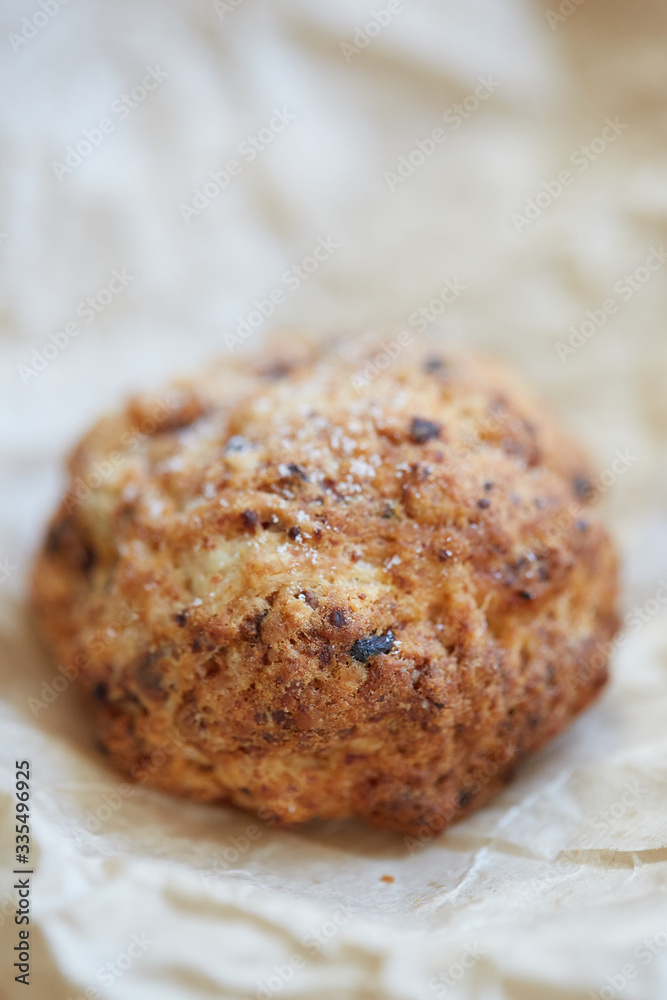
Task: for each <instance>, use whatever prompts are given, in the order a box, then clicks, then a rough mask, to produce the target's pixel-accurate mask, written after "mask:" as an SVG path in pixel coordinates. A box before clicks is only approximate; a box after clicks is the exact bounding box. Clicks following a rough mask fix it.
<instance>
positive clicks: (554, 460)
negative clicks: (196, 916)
mask: <svg viewBox="0 0 667 1000" xmlns="http://www.w3.org/2000/svg"><path fill="white" fill-rule="evenodd" d="M377 353H378V345H377V344H374V343H366V342H358V343H357V344H351V343H350V342H349V341H340V342H334V343H333V344H331V345H329V348H328V350H323V349H321V348H320V349H317V348H311V347H307V346H305V347H304V346H302V347H296V348H293V349H288V348H282V349H281V350H279V351H276V352H275V353H274V355H273V356H271V357H269V358H264V359H261V360H253V361H250V362H248V363H239V364H235V365H234V366H232V365H230V363H229V362H223V363H221V364H220V365H219V367H218V368H213V369H210V370H209V371H208V372H207V373H205V374H201V375H199V376H197V377H196V378H194V379H192V380H191V381H190V382H184V383H182V384H180V385H179V386H176V387H174V388H172V390H170V392H171V398H169V399H168V400H167V401H166V402H165V401H164V400H162V401H158V402H156V400H154V399H149V398H148V397H145V398H137V399H134V400H133V401H132V402H130V403H129V405H128V406H127V407H126V409H125V410H124V411H123V412H122V413H120V414H117V415H114V416H111V417H108V418H106V419H104V420H102V421H100V423H98V424H97V426H96V427H95V428H93V430H92V431H91V432H90V433H89V434H88V435H87V436H86V437H85V438H84V439H83V441H82V442H81V443H80V445H79V446H78V447H77V449H76V450H75V451H74V453H73V455H72V457H71V459H70V476H71V478H70V485H69V490H68V494H67V495H66V496H65V497H64V499H63V501H62V503H61V505H60V508H59V510H58V512H57V513H56V515H55V516H54V518H53V521H52V523H51V527H50V529H49V533H48V536H47V539H46V542H45V545H44V547H43V550H42V552H41V554H40V556H39V559H38V561H37V564H36V568H35V574H34V585H33V589H34V602H35V606H36V609H37V613H38V616H39V620H40V622H41V625H42V627H43V630H44V633H45V635H46V636H47V639H48V641H49V643H50V645H51V646H52V648H53V649H54V651H55V653H56V654H57V656H58V658H59V660H60V662H61V663H62V664H68V665H73V666H74V668H75V670H77V671H78V673H79V677H80V681H81V682H82V684H83V685H84V686H85V687H86V689H87V690H88V691H89V692H90V693H91V695H92V699H93V703H94V705H95V710H96V714H97V718H98V723H99V731H100V735H101V739H102V741H103V743H104V744H105V746H106V747H107V748H108V750H109V751H110V754H111V756H112V759H113V760H114V761H115V762H116V764H117V765H118V766H120V767H121V768H122V769H123V770H124V771H127V772H129V773H130V774H133V775H134V776H135V777H136V778H138V779H139V780H144V781H147V782H148V783H150V784H152V785H154V786H155V787H158V788H161V789H164V790H166V791H172V792H178V793H180V794H184V795H188V796H191V797H194V798H197V799H200V800H218V801H229V802H234V803H236V804H238V805H241V806H244V807H246V808H248V809H253V810H256V811H258V812H259V814H260V816H262V817H263V818H267V819H270V820H271V819H272V820H275V821H278V822H281V823H293V822H301V821H304V820H308V819H310V818H311V817H315V816H317V817H345V816H352V815H354V816H360V817H363V818H364V819H366V820H368V821H369V822H371V823H373V824H375V825H378V826H384V827H389V828H392V829H395V830H399V831H402V832H406V833H411V834H418V833H420V832H421V833H423V832H424V831H425V830H426V831H428V832H436V831H437V830H439V829H441V828H443V827H444V826H445V825H446V824H447V823H448V822H450V821H451V820H452V819H454V818H457V817H458V816H461V815H463V814H466V813H468V812H470V811H471V810H472V809H474V808H477V807H478V806H479V805H481V804H482V803H483V802H485V801H486V800H487V799H488V798H489V797H490V796H491V795H493V794H494V793H495V792H497V791H498V790H499V788H500V787H502V785H503V783H504V782H505V781H506V780H507V779H508V777H509V776H510V775H511V773H512V772H513V770H514V769H515V768H516V765H517V763H518V762H519V761H520V760H521V759H522V758H523V757H524V756H525V755H526V754H527V753H529V752H530V751H533V750H535V749H537V748H538V747H540V746H541V745H542V744H544V743H545V742H546V741H547V740H549V739H550V738H551V737H553V736H554V735H555V734H556V733H558V732H559V731H560V730H561V729H562V728H563V727H564V726H565V725H566V724H567V723H568V722H569V721H570V719H571V718H572V717H573V715H575V714H576V713H577V712H578V711H579V710H580V709H582V708H583V707H584V706H585V705H586V704H588V702H590V701H591V699H592V698H593V697H594V696H595V695H596V694H597V692H598V691H599V689H600V687H601V686H602V685H603V684H604V682H605V680H606V676H607V673H606V655H605V653H604V647H605V645H606V644H607V643H608V642H609V640H610V639H611V638H612V637H613V635H614V633H615V631H616V628H617V618H616V612H615V602H616V559H615V554H614V550H613V547H612V545H611V543H610V541H609V538H608V536H607V534H606V532H605V530H604V528H603V527H602V525H601V524H600V521H599V517H598V514H597V512H596V510H595V507H594V506H593V505H592V503H591V500H592V495H591V493H590V491H588V490H587V488H586V484H587V482H589V481H590V480H591V470H590V467H589V464H588V460H587V459H586V457H585V456H584V455H583V454H582V452H581V451H580V449H579V448H578V447H577V446H576V445H575V444H574V443H573V442H572V441H571V439H570V438H569V437H568V436H567V435H565V434H564V433H563V432H562V431H561V430H560V429H559V427H558V425H557V424H556V423H555V422H554V421H553V419H552V417H551V416H550V415H549V414H548V413H547V412H545V410H544V409H543V407H542V406H540V405H539V404H538V403H536V402H535V400H534V399H533V398H532V397H531V396H530V394H529V393H527V391H526V390H525V389H524V388H523V387H522V386H521V385H519V384H517V382H516V381H515V380H514V378H513V377H512V376H511V375H510V374H508V373H507V372H506V371H505V370H504V369H503V368H502V367H500V366H498V365H496V364H495V363H491V362H488V361H483V360H480V359H472V358H470V357H468V356H465V355H456V354H451V353H447V355H446V356H445V355H442V356H441V355H439V354H438V355H437V356H435V357H434V356H432V355H433V352H432V351H431V352H429V353H428V354H424V353H423V352H420V351H419V350H418V349H417V348H416V347H414V346H412V347H410V348H409V349H406V350H405V351H404V354H403V357H401V358H400V359H398V360H397V361H394V362H393V363H392V364H391V365H390V366H389V367H388V368H387V370H386V371H383V372H381V373H379V374H378V375H377V377H375V378H374V380H372V381H370V382H368V381H366V382H365V384H363V383H364V377H363V375H362V376H360V372H363V370H364V364H365V360H366V359H367V358H373V357H375V356H376V355H377ZM367 373H368V369H367Z"/></svg>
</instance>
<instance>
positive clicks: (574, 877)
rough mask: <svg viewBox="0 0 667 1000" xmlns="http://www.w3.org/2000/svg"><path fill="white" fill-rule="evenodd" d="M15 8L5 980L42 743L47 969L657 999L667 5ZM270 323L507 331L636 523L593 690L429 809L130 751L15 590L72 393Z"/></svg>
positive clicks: (664, 852)
mask: <svg viewBox="0 0 667 1000" xmlns="http://www.w3.org/2000/svg"><path fill="white" fill-rule="evenodd" d="M38 11H42V12H43V14H44V16H38V13H37V12H38ZM0 19H1V20H2V33H3V36H4V38H5V41H6V46H5V57H4V59H3V61H2V66H1V67H0V74H2V82H3V88H2V92H3V94H4V95H5V99H4V101H3V102H2V108H0V115H1V116H2V126H3V127H2V130H1V134H2V139H1V140H0V141H1V142H2V145H3V149H2V153H3V155H2V158H1V159H0V172H1V173H2V187H1V189H0V190H1V191H2V195H1V200H0V264H1V267H2V283H3V293H4V294H3V302H4V307H3V311H2V314H1V315H0V323H1V324H2V325H1V329H2V341H1V345H0V350H1V351H2V359H3V366H2V373H1V375H0V378H1V380H2V382H1V386H2V391H1V393H0V405H1V406H2V408H3V416H4V419H3V429H4V431H5V433H4V435H3V443H2V469H3V489H2V491H1V492H0V512H1V516H0V581H1V582H0V649H1V650H2V656H1V670H2V681H3V683H2V702H1V704H0V712H1V718H2V723H1V725H2V749H3V753H2V758H1V761H0V795H1V801H2V807H3V808H2V814H1V815H2V819H1V829H2V857H1V859H0V863H1V865H2V881H1V883H0V939H1V946H0V967H1V972H2V983H3V991H4V992H3V994H2V995H3V996H8V997H14V996H23V995H25V993H24V992H22V990H23V989H24V988H23V987H22V986H21V985H20V984H16V983H15V982H14V970H13V968H12V963H13V961H14V958H13V951H12V949H13V947H14V945H15V944H16V943H17V938H16V932H17V929H18V928H17V927H16V925H15V924H14V923H13V912H14V909H15V906H16V890H15V889H13V888H12V886H13V884H14V878H15V876H14V875H13V874H12V868H13V855H14V850H13V842H14V810H13V806H14V797H13V796H14V793H13V783H14V777H15V775H14V761H15V760H16V759H29V760H30V761H31V764H32V775H31V803H32V813H31V825H32V851H33V853H32V860H33V863H34V870H35V875H34V876H33V878H32V923H31V938H30V941H31V949H32V956H33V957H32V968H31V982H32V996H34V997H38V998H40V1000H42V998H45V1000H46V998H48V1000H65V998H68V997H69V998H76V997H83V996H85V997H89V998H90V997H96V996H104V997H112V998H114V1000H116V998H118V1000H122V998H125V997H127V998H132V1000H135V998H137V997H141V998H142V1000H151V998H153V997H155V998H157V997H160V1000H181V998H183V1000H185V998H186V997H187V998H189V1000H190V998H194V997H201V998H204V997H232V998H244V997H251V998H257V997H260V998H267V997H281V998H285V1000H287V998H296V997H299V998H300V1000H306V998H313V1000H327V998H332V1000H333V998H343V997H344V998H348V997H349V998H353V1000H362V998H364V1000H365V998H370V997H381V998H400V1000H418V998H420V997H427V998H429V1000H430V998H436V997H442V996H447V997H449V996H452V997H465V998H471V1000H472V998H475V1000H482V998H483V1000H501V998H502V1000H505V998H508V1000H509V998H512V1000H537V998H539V1000H543V998H547V1000H550V998H554V1000H555V998H558V1000H565V998H567V1000H575V998H576V1000H584V998H588V1000H590V998H591V997H593V998H599V1000H614V998H616V997H623V998H624V1000H653V998H659V997H663V996H667V899H666V896H665V888H666V885H667V844H666V840H667V829H666V827H667V821H666V820H665V816H666V815H667V780H666V779H667V773H666V772H667V735H666V732H665V724H664V720H665V717H666V716H667V619H666V616H665V605H666V603H667V585H666V583H665V581H666V579H667V517H666V515H665V509H666V506H667V504H666V501H667V476H666V475H665V440H666V431H667V394H666V393H665V375H666V368H667V364H666V363H667V340H666V339H665V336H664V332H663V328H662V326H663V322H664V315H665V307H666V306H667V286H666V284H665V275H666V274H667V270H664V269H663V265H664V263H665V256H664V247H663V244H662V243H661V241H665V237H666V235H667V234H666V232H665V227H666V223H667V198H666V196H665V190H666V189H665V185H664V174H665V167H666V166H667V163H666V161H665V152H664V142H663V133H664V130H665V126H666V122H667V119H666V118H665V105H664V92H665V84H666V83H667V79H666V78H667V63H666V62H665V59H664V45H665V40H666V38H667V10H665V9H663V8H661V7H660V6H659V5H639V6H637V5H634V6H632V7H631V6H630V5H628V4H625V3H623V2H621V0H608V2H606V3H605V4H604V5H601V4H599V3H595V2H594V0H587V2H585V3H580V4H570V3H560V4H556V3H555V0H554V4H553V6H551V7H550V6H548V4H547V3H546V2H545V3H543V4H538V3H535V4H531V3H528V2H520V0H501V2H491V0H475V2H471V3H469V4H465V5H464V4H455V3H453V2H451V0H448V2H444V0H442V2H439V3H436V2H435V0H413V2H410V0H401V2H400V3H399V2H397V0H394V2H392V3H391V4H389V3H385V2H384V0H383V2H381V3H378V4H377V5H375V6H373V5H367V4H364V5H362V6H360V5H358V4H356V3H352V2H351V0H345V2H341V3H338V4H335V5H320V4H317V3H315V2H313V0H310V2H309V0H272V2H271V3H269V2H268V0H266V2H265V0H218V2H216V3H204V4H187V3H185V0H172V2H170V3H168V4H164V3H158V2H157V0H147V2H145V3H142V4H140V5H137V4H132V3H130V2H129V0H119V2H116V3H114V4H113V5H108V4H103V3H95V2H93V3H89V4H86V5H80V4H71V5H69V4H65V3H64V2H63V0H51V2H46V3H45V4H42V5H41V6H39V7H35V8H34V10H33V9H32V8H30V10H28V8H26V7H25V5H22V4H19V3H18V0H12V2H10V3H7V4H5V5H4V7H3V9H2V12H0ZM10 95H11V96H10ZM123 109H126V110H123ZM103 122H106V123H107V124H106V125H103V124H102V123H103ZM279 125H280V126H282V127H281V128H280V129H279V128H278V126H279ZM434 130H439V131H438V132H437V137H435V133H434ZM442 136H444V138H442ZM89 147H90V148H89ZM252 150H254V153H255V155H252V152H250V151H252ZM77 161H78V162H77ZM232 162H235V163H236V167H233V166H230V164H231V163H232ZM64 168H67V169H64ZM216 178H217V179H216ZM320 240H323V241H328V242H329V245H330V246H331V244H332V243H333V244H336V246H335V248H334V249H333V251H332V252H331V253H329V254H328V256H327V257H326V259H325V260H322V261H318V264H317V267H316V268H315V269H311V270H308V268H310V265H306V264H305V263H304V261H305V260H306V258H308V257H309V255H311V252H312V250H313V248H315V247H316V246H317V245H318V241H320ZM320 256H322V255H320ZM295 268H296V269H297V270H295ZM286 275H291V277H286ZM448 283H449V284H448ZM452 286H453V287H455V288H456V289H457V294H456V295H452V294H451V288H452ZM447 289H449V290H450V291H449V293H447ZM276 290H279V291H281V292H282V293H283V298H282V300H281V301H280V302H276V301H275V297H274V299H272V298H271V294H272V292H275V291H276ZM271 306H273V308H272V309H271V308H270V307H271ZM258 310H259V312H260V313H263V314H262V315H261V317H260V322H259V323H255V322H254V320H255V319H256V315H255V314H256V313H257V311H258ZM264 314H266V315H264ZM251 316H252V319H251ZM244 323H245V326H244V325H243V324H244ZM291 324H297V325H299V326H301V327H305V328H307V329H310V330H313V331H314V332H315V333H316V334H319V333H322V332H325V331H326V332H329V331H331V330H337V329H350V330H352V331H354V330H359V329H365V328H369V327H372V328H375V329H378V330H386V331H387V336H388V337H394V336H396V335H397V333H398V332H400V331H401V330H407V331H408V332H409V333H410V334H411V336H412V337H414V338H419V337H423V336H429V337H432V338H434V339H435V340H437V341H438V342H440V343H442V344H444V345H447V344H449V343H452V344H455V343H456V344H466V345H469V346H472V347H474V348H480V349H483V350H490V351H493V352H494V353H496V354H499V355H501V356H503V357H505V358H506V359H508V360H510V361H512V362H513V363H515V364H516V365H517V366H518V367H519V368H520V369H522V370H523V372H524V375H525V376H526V377H527V378H528V379H530V380H532V381H533V382H534V383H535V385H536V386H537V387H538V388H539V389H540V391H541V392H542V393H543V394H545V395H546V396H548V397H550V398H551V399H552V400H553V402H554V405H555V406H556V408H557V409H558V410H559V411H560V413H561V414H562V416H563V419H564V420H566V421H568V422H569V423H570V425H571V426H572V427H573V428H574V429H575V430H576V431H577V432H578V433H579V435H580V436H581V437H582V438H583V439H584V440H585V441H587V443H588V445H589V447H590V448H591V450H592V451H593V453H594V454H595V456H596V459H597V462H598V465H599V469H600V477H599V479H598V481H597V486H598V489H599V492H600V493H601V494H603V495H602V497H601V500H602V502H603V503H604V504H605V506H606V507H607V510H608V513H609V518H610V522H611V524H612V527H613V529H614V531H615V534H616V536H617V538H618V540H619V545H620V548H621V550H622V554H623V560H624V595H623V601H624V614H625V615H626V632H625V633H624V635H623V637H622V638H620V639H619V640H618V641H617V644H616V646H617V648H616V650H615V653H614V674H613V681H612V683H611V685H610V686H609V688H608V689H607V691H606V692H605V694H604V695H603V697H602V698H601V699H600V701H599V702H598V703H597V705H596V706H595V707H594V708H593V709H592V710H590V711H589V712H587V713H586V714H585V715H584V716H582V717H581V718H580V719H578V720H577V721H576V722H575V723H574V724H573V726H572V727H571V728H570V730H569V731H568V732H566V733H565V734H563V735H562V736H561V737H559V738H558V739H557V740H556V741H554V742H553V743H552V744H551V745H550V746H548V747H547V748H546V749H545V750H544V751H543V752H542V753H540V754H539V755H537V756H536V757H535V758H534V759H533V760H532V761H530V762H528V763H527V764H526V766H524V767H523V769H522V770H521V772H520V774H519V775H518V777H517V779H516V780H515V782H514V783H513V784H512V785H511V786H510V787H509V788H508V789H507V790H506V791H505V792H504V793H503V794H502V795H500V796H498V798H496V799H495V800H494V801H493V802H492V803H491V804H490V805H489V806H487V807H486V808H485V809H483V810H482V811H480V812H478V813H477V814H475V815H474V816H472V817H471V818H469V819H468V820H466V821H464V822H461V823H459V824H457V825H455V826H453V827H452V828H451V829H450V830H449V831H447V832H445V833H444V834H443V835H441V836H438V837H436V838H434V839H428V838H425V842H424V843H409V844H406V843H405V842H404V840H403V838H401V837H398V836H395V835H393V834H389V833H382V832H378V831H372V830H369V829H366V828H365V827H363V826H361V825H360V824H357V823H353V822H345V823H343V822H340V823H339V822H336V823H326V824H313V825H311V826H309V827H308V828H306V829H302V830H298V831H296V832H289V833H287V832H279V831H276V830H273V829H271V828H270V827H267V826H265V825H263V824H262V823H261V822H260V821H259V820H257V819H256V818H254V817H253V816H252V815H249V814H244V813H241V812H238V811H234V810H231V809H225V808H212V807H205V806H199V805H195V804H192V803H187V802H182V801H178V800H176V799H171V798H169V797H166V796H162V795H159V794H157V793H156V792H153V791H151V790H150V789H148V788H146V787H143V786H141V785H134V786H131V785H128V784H126V783H124V782H122V781H121V780H120V779H119V777H118V776H117V775H116V774H114V773H113V772H112V771H111V770H110V769H109V768H108V766H107V765H106V763H105V761H104V759H103V758H102V757H101V756H100V755H99V754H98V753H97V752H96V751H95V749H94V744H93V735H92V733H91V730H90V722H89V719H88V714H87V711H86V706H85V704H84V703H83V702H82V701H81V700H80V697H79V695H78V693H77V691H76V690H75V687H74V686H73V685H72V684H71V683H69V682H68V681H67V678H66V677H64V675H63V674H62V673H61V672H59V671H58V669H57V665H55V664H53V663H51V662H49V661H48V659H47V658H46V657H45V655H44V653H43V651H42V650H41V648H40V647H39V645H38V643H37V641H36V639H35V635H34V628H33V626H32V623H31V622H30V619H29V616H28V613H27V611H26V607H25V587H26V577H27V574H28V570H29V564H30V558H31V554H32V552H33V551H34V549H35V547H36V545H37V544H38V539H39V536H40V531H41V527H42V525H43V522H44V520H45V518H46V516H47V514H48V513H49V511H50V510H51V509H52V507H53V505H54V504H55V502H56V499H57V497H58V496H59V494H60V492H61V491H62V489H63V486H64V481H63V477H62V472H61V460H62V456H63V455H64V453H65V452H66V450H67V449H68V447H70V446H71V444H72V443H73V442H74V441H75V439H76V438H77V436H78V435H79V434H80V433H81V431H82V430H83V429H84V428H85V427H86V425H87V424H88V423H89V422H90V421H91V420H92V419H93V418H94V417H95V416H96V415H97V414H98V413H99V412H100V410H102V409H103V408H105V407H109V406H112V405H114V404H115V403H116V402H117V401H118V400H120V398H121V397H122V396H123V395H124V394H125V393H126V392H127V391H129V390H131V389H135V388H138V387H144V386H147V387H151V386H155V387H157V386H159V385H160V383H161V382H162V381H163V380H164V379H165V378H167V377H169V376H170V375H172V374H174V373H180V372H181V371H183V370H185V369H188V368H191V367H195V366H196V365H197V364H198V363H199V362H200V361H202V360H203V359H204V358H205V357H207V356H209V355H210V354H212V353H223V354H225V353H226V352H230V353H231V352H232V351H236V350H256V349H261V343H262V342H263V341H264V339H266V338H270V337H271V336H272V334H273V332H274V331H275V330H276V329H277V328H278V327H289V326H290V325H291ZM75 329H76V333H75V332H74V330H75ZM247 329H250V331H251V332H250V333H249V334H247V333H246V330H247ZM239 341H240V342H239ZM407 349H409V348H407ZM86 991H87V992H86ZM96 991H97V992H96Z"/></svg>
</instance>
